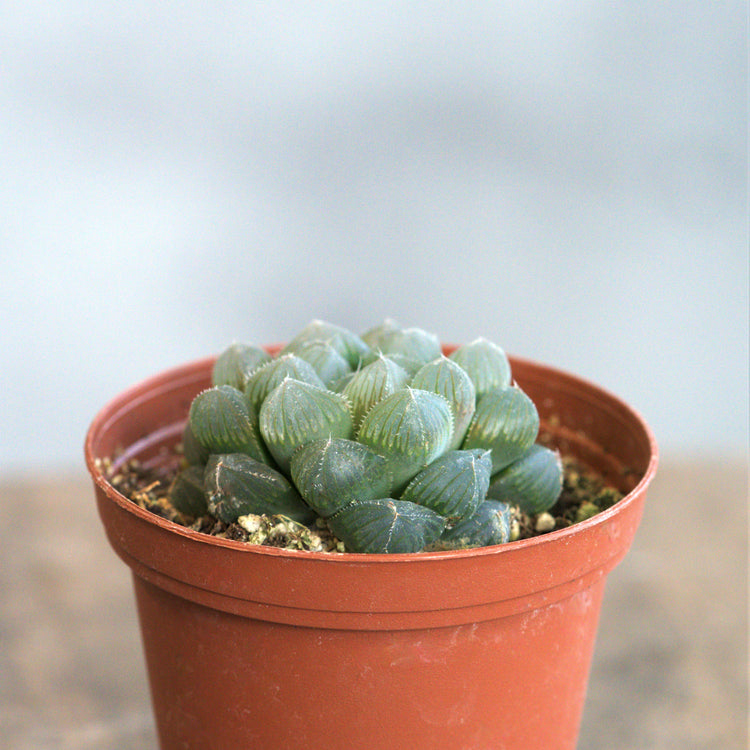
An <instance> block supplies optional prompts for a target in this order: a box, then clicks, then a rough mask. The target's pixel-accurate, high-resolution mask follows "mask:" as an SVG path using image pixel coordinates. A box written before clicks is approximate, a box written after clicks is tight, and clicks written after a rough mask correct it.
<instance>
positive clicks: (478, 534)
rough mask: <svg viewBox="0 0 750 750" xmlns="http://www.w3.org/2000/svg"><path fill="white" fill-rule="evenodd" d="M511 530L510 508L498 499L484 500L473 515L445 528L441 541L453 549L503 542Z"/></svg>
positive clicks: (508, 536)
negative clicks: (451, 526)
mask: <svg viewBox="0 0 750 750" xmlns="http://www.w3.org/2000/svg"><path fill="white" fill-rule="evenodd" d="M510 532H511V509H510V507H509V506H508V505H507V504H506V503H502V502H500V501H498V500H485V501H484V502H483V503H481V504H480V505H479V507H478V508H477V510H476V512H475V513H474V515H473V516H471V517H469V518H466V519H464V520H463V521H459V523H457V524H456V525H455V526H453V528H450V529H446V530H445V531H444V532H443V535H442V536H441V537H440V541H441V543H443V544H445V546H447V547H450V548H454V549H465V548H467V547H486V546H488V545H491V544H505V542H507V541H509V539H510Z"/></svg>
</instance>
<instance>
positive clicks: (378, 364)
mask: <svg viewBox="0 0 750 750" xmlns="http://www.w3.org/2000/svg"><path fill="white" fill-rule="evenodd" d="M408 379H409V375H408V373H407V372H406V370H404V368H403V367H401V366H400V365H397V364H396V363H395V362H394V361H393V360H391V359H388V358H387V357H385V356H383V355H379V356H378V357H377V358H376V359H375V360H374V361H373V362H371V363H370V364H369V365H367V366H366V367H363V368H362V369H361V370H358V371H357V372H356V373H354V376H353V377H352V379H351V380H350V381H349V382H348V383H347V385H346V387H345V388H344V390H343V394H344V396H346V397H347V398H348V399H349V402H350V403H351V405H352V417H353V419H354V424H355V425H359V424H361V422H362V418H363V417H364V415H365V414H366V413H367V412H368V411H369V410H370V409H371V408H372V407H373V406H374V405H375V404H376V403H378V401H382V400H383V399H384V398H385V397H386V396H390V395H391V394H392V393H395V392H396V391H397V390H398V389H399V388H402V387H403V386H404V385H406V381H407V380H408Z"/></svg>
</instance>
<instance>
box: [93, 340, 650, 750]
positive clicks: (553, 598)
mask: <svg viewBox="0 0 750 750" xmlns="http://www.w3.org/2000/svg"><path fill="white" fill-rule="evenodd" d="M445 351H446V353H447V352H450V348H446V350H445ZM407 364H408V363H407ZM510 364H511V366H512V372H513V376H514V378H515V380H516V381H517V383H518V384H519V385H520V387H521V388H522V389H523V390H524V391H525V392H526V393H527V394H528V395H529V396H530V397H531V398H532V399H533V401H534V403H535V404H536V405H537V409H538V411H539V417H540V420H541V422H542V424H543V425H544V428H545V430H547V431H549V432H550V434H551V435H552V436H553V439H554V442H555V445H556V447H557V448H558V449H560V450H561V451H563V452H566V453H569V454H571V455H574V456H576V457H577V458H579V459H580V460H582V461H584V462H585V463H587V464H589V465H591V466H592V467H594V468H596V469H597V470H598V471H600V472H602V473H603V474H604V475H606V476H607V477H608V478H609V479H610V481H612V482H613V483H614V484H616V485H617V486H619V487H620V488H621V489H622V490H623V491H624V492H626V496H625V497H624V498H623V499H622V500H621V501H619V502H618V503H616V504H615V505H614V506H612V507H611V508H609V509H608V510H605V511H603V512H602V513H600V514H598V515H597V516H594V517H593V518H590V519H588V520H587V521H584V522H582V523H580V524H576V525H574V526H571V527H569V528H567V529H564V530H560V531H555V532H552V533H550V534H547V535H544V536H540V537H536V538H534V539H530V540H521V541H516V542H509V543H507V544H504V545H496V546H489V547H480V548H474V549H466V550H457V551H441V552H424V553H419V554H413V553H408V554H398V553H396V554H352V553H345V554H336V555H331V554H327V553H315V552H301V551H294V550H283V549H278V548H271V547H261V546H256V547H253V546H248V545H243V544H241V543H237V542H232V541H230V540H226V539H217V538H214V537H210V536H208V535H205V534H201V533H199V532H195V531H192V530H190V529H188V528H185V527H182V526H179V525H177V524H174V523H172V522H170V521H167V520H166V519H162V518H159V517H157V516H155V515H154V514H151V513H149V512H147V511H145V510H143V509H142V508H139V507H138V506H137V505H135V504H134V503H132V502H130V501H129V500H127V499H126V498H124V497H123V496H122V495H120V494H119V493H118V492H117V491H116V490H115V489H114V488H113V487H112V485H111V484H110V483H109V482H108V481H107V478H106V477H105V476H104V475H103V474H102V472H101V470H100V468H99V467H98V466H97V461H96V459H98V458H103V457H105V456H112V455H114V454H116V453H117V452H118V451H120V459H119V460H120V461H124V460H127V459H128V458H132V457H138V458H139V459H140V460H142V461H145V462H156V463H158V462H160V461H163V460H164V457H165V455H167V453H166V451H168V449H170V448H171V447H172V446H173V445H174V444H175V443H177V442H178V441H179V440H180V439H181V436H182V431H183V428H184V424H185V419H186V416H187V413H188V410H189V407H190V404H191V402H192V400H193V398H194V397H195V396H196V395H197V394H198V393H199V392H200V391H201V390H203V389H205V388H207V387H209V386H210V384H211V371H212V368H213V367H214V360H213V359H205V360H201V361H199V362H195V363H192V364H188V365H184V366H182V367H178V368H175V369H173V370H169V371H167V372H165V373H162V374H160V375H157V376H155V377H153V378H150V379H149V380H147V381H144V382H143V383H141V384H139V385H137V386H135V387H133V388H131V389H130V390H128V391H126V392H125V393H124V394H122V395H121V396H119V397H118V398H116V399H115V400H114V401H112V402H111V403H110V404H109V405H108V406H107V407H105V409H103V410H102V411H101V412H100V413H99V415H97V417H96V418H95V420H94V422H93V423H92V425H91V428H90V430H89V433H88V435H87V440H86V458H87V463H88V466H89V470H90V471H91V474H92V477H93V480H94V485H95V489H96V498H97V503H98V507H99V512H100V516H101V518H102V521H103V524H104V526H105V530H106V532H107V536H108V538H109V540H110V543H111V544H112V546H113V548H114V549H115V551H116V552H117V554H118V555H119V556H120V557H121V558H122V559H123V560H124V561H125V562H126V563H127V564H128V565H129V566H130V567H131V569H132V571H133V574H134V575H133V580H134V587H135V593H136V600H137V603H138V609H139V616H140V623H141V630H142V635H143V642H144V649H145V653H146V659H147V664H148V667H149V680H150V684H151V693H152V699H153V703H154V708H155V713H156V718H157V727H158V731H159V737H160V742H161V746H162V748H164V749H167V748H177V747H195V748H203V747H207V748H235V747H269V748H270V747H273V748H282V749H283V748H292V747H294V748H297V747H310V748H317V747H320V748H323V747H325V748H334V750H335V749H336V748H341V749H342V750H344V749H346V750H357V749H359V748H362V749H363V750H364V749H365V748H367V749H368V750H371V748H373V747H377V748H381V747H382V748H397V749H398V748H404V750H407V748H408V749H409V750H411V749H414V750H420V748H427V747H430V748H467V749H468V748H472V749H475V748H476V749H478V750H481V748H490V747H492V748H495V747H506V748H511V749H518V750H520V748H524V749H526V748H529V747H550V748H573V747H574V746H575V741H576V737H577V732H578V724H579V721H580V713H581V710H582V706H583V699H584V695H585V687H586V681H587V676H588V669H589V664H590V658H591V653H592V649H593V639H594V634H595V631H596V624H597V619H598V613H599V608H600V602H601V596H602V593H603V589H604V582H605V578H606V575H607V573H608V572H609V571H610V570H611V569H612V568H613V567H614V566H615V565H616V564H617V562H618V561H619V560H620V559H621V558H622V557H623V556H624V554H625V553H626V551H627V549H628V548H629V546H630V544H631V542H632V539H633V536H634V534H635V531H636V528H637V525H638V523H639V520H640V517H641V513H642V507H643V501H644V499H645V493H646V488H647V486H648V484H649V482H650V480H651V478H652V477H653V475H654V472H655V469H656V460H657V459H656V455H657V452H656V445H655V441H654V439H653V436H652V434H651V432H650V430H649V428H648V427H647V426H646V425H645V423H644V422H643V420H642V419H641V417H640V416H639V415H638V414H637V413H636V412H634V411H633V410H632V409H631V408H630V407H628V406H627V405H626V404H624V403H622V402H621V401H620V400H619V399H617V398H616V397H615V396H613V395H611V394H609V393H607V392H606V391H603V390H602V389H600V388H598V387H596V386H593V385H591V384H589V383H586V382H585V381H582V380H580V379H578V378H576V377H574V376H572V375H568V374H566V373H562V372H559V371H557V370H554V369H552V368H549V367H545V366H543V365H537V364H534V363H531V362H527V361H524V360H520V359H515V358H510Z"/></svg>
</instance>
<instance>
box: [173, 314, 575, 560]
mask: <svg viewBox="0 0 750 750" xmlns="http://www.w3.org/2000/svg"><path fill="white" fill-rule="evenodd" d="M538 432H539V416H538V414H537V410H536V407H535V406H534V404H533V402H532V401H531V399H530V398H529V397H528V396H527V395H526V394H525V393H524V392H523V391H522V390H521V389H520V388H518V387H517V386H516V385H515V384H514V383H513V381H512V376H511V368H510V364H509V362H508V358H507V357H506V355H505V353H504V352H503V350H502V349H501V348H500V347H499V346H497V345H496V344H493V343H491V342H489V341H486V340H484V339H477V340H476V341H473V342H472V343H469V344H465V345H464V346H461V347H459V348H458V349H456V350H455V351H454V352H453V353H452V354H451V355H450V356H449V357H446V356H444V355H443V354H442V352H441V347H440V343H439V341H438V339H437V338H436V337H435V336H434V335H432V334H430V333H427V332H425V331H423V330H421V329H417V328H401V327H399V326H398V325H396V324H395V323H394V322H392V321H386V322H384V323H383V324H382V325H380V326H378V327H377V328H374V329H372V330H370V331H368V332H367V333H365V334H364V335H362V336H361V337H360V336H357V335H355V334H354V333H352V332H350V331H348V330H346V329H344V328H342V327H340V326H336V325H332V324H330V323H325V322H322V321H318V320H316V321H313V322H311V323H310V324H308V325H307V326H306V327H305V328H304V329H303V330H302V331H301V332H300V333H299V334H298V335H297V336H296V337H295V338H294V339H293V340H292V341H291V342H290V343H289V344H288V345H287V346H286V347H284V348H283V349H282V350H281V351H280V352H279V353H278V355H277V356H275V357H272V356H271V355H269V354H268V353H267V352H266V351H265V350H263V349H261V348H258V347H255V346H250V345H240V344H234V345H232V346H231V347H229V348H228V349H227V350H226V351H224V352H223V353H222V354H221V355H220V356H219V357H218V359H217V361H216V363H215V365H214V369H213V387H211V388H210V389H208V390H205V391H203V392H202V393H200V394H199V395H198V396H196V397H195V399H194V400H193V402H192V405H191V407H190V414H189V419H188V422H187V425H186V427H185V432H184V435H183V445H184V451H185V458H186V460H187V462H188V464H189V465H188V466H187V468H185V469H183V470H182V471H181V472H180V473H179V475H178V476H177V477H176V479H175V480H174V482H173V484H172V486H171V488H170V491H169V499H170V501H171V503H172V505H173V506H174V507H175V508H177V510H179V511H180V512H181V513H183V514H185V515H187V516H193V517H195V516H200V515H204V514H206V513H208V514H210V515H211V516H213V517H215V518H217V519H219V520H221V521H223V522H225V523H232V522H235V521H237V520H238V519H240V520H242V519H243V518H245V517H248V516H285V517H288V518H291V519H293V520H294V521H296V522H298V523H300V524H305V525H310V524H313V523H314V522H315V521H316V518H318V517H319V518H322V519H325V521H326V523H327V524H328V526H329V527H330V528H331V530H332V531H333V533H334V534H335V535H336V536H337V537H338V538H339V539H341V540H342V541H343V542H344V544H345V545H346V549H347V550H348V551H353V552H419V551H421V550H424V549H426V548H429V549H454V548H464V547H475V546H485V545H492V544H500V543H503V542H506V541H508V540H509V539H510V536H511V525H512V524H511V521H512V514H513V512H514V509H516V508H517V509H519V510H520V511H521V512H523V513H526V514H538V513H541V512H542V511H545V510H547V509H548V508H550V507H551V506H552V505H553V504H554V503H555V501H556V500H557V498H558V496H559V495H560V492H561V488H562V463H561V460H560V457H559V456H558V454H557V453H555V452H553V451H552V450H550V449H548V448H546V447H544V446H542V445H540V444H538V443H537V442H536V440H537V436H538Z"/></svg>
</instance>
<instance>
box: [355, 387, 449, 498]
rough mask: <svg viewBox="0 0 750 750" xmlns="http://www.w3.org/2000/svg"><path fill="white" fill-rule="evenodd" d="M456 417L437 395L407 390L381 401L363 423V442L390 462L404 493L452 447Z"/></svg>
mask: <svg viewBox="0 0 750 750" xmlns="http://www.w3.org/2000/svg"><path fill="white" fill-rule="evenodd" d="M452 435H453V415H452V414H451V409H450V406H449V405H448V402H447V401H446V400H445V399H444V398H443V397H442V396H439V395H437V394H436V393H430V392H429V391H422V390H418V389H415V388H403V389H401V390H398V391H396V392H395V393H392V394H391V395H390V396H387V397H386V398H384V399H383V400H382V401H379V402H378V403H377V404H375V406H373V407H372V409H370V411H369V412H367V414H366V415H365V418H364V419H363V420H362V425H361V427H360V430H359V434H358V436H357V440H359V442H360V443H364V444H365V445H367V446H369V447H370V448H372V450H373V451H375V453H377V454H379V455H381V456H385V458H386V459H388V467H389V469H391V470H392V471H393V479H394V487H395V489H396V491H400V490H401V489H403V487H405V486H406V484H407V483H408V481H409V480H410V479H411V478H412V477H413V476H414V475H415V474H416V473H417V472H418V471H420V470H421V469H423V468H424V467H425V466H427V465H428V464H429V463H432V461H434V460H435V459H436V458H437V457H438V456H439V455H441V454H442V453H444V452H445V451H446V450H447V448H448V446H449V445H450V441H451V437H452Z"/></svg>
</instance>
